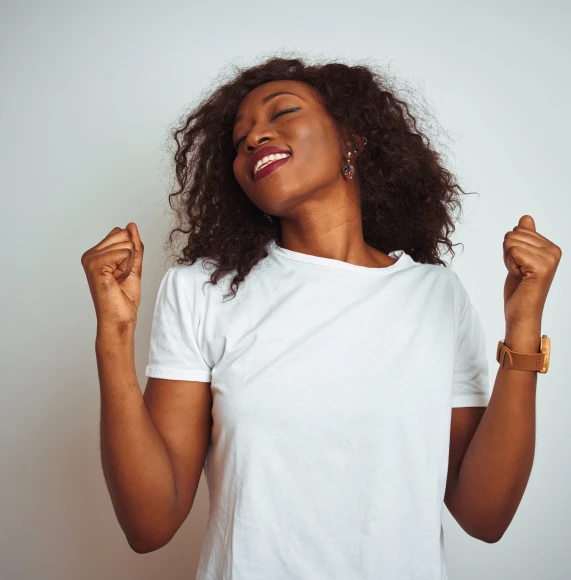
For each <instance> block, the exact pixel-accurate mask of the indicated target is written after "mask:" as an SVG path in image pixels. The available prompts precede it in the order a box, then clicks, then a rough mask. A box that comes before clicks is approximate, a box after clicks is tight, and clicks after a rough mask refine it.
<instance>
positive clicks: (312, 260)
mask: <svg viewBox="0 0 571 580" xmlns="http://www.w3.org/2000/svg"><path fill="white" fill-rule="evenodd" d="M271 249H272V250H273V252H274V253H275V254H276V255H277V256H279V257H282V258H286V259H288V260H294V261H296V262H305V263H307V264H315V265H317V266H324V267H327V268H336V269H339V270H349V271H351V272H358V273H361V274H368V275H370V276H386V275H387V274H391V273H393V272H395V271H398V270H402V269H404V268H406V267H407V266H411V265H412V264H414V260H413V259H412V257H411V256H410V255H409V254H407V253H406V252H405V251H404V250H393V251H392V252H389V254H388V255H389V256H390V257H391V258H397V261H396V262H394V263H393V264H391V265H390V266H384V267H378V268H372V267H369V266H359V265H357V264H350V263H349V262H343V261H342V260H335V259H333V258H325V257H323V256H314V255H312V254H304V253H302V252H296V251H295V250H289V249H287V248H282V247H281V246H278V244H277V242H276V241H275V240H272V242H271Z"/></svg>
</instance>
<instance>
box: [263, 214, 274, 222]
mask: <svg viewBox="0 0 571 580" xmlns="http://www.w3.org/2000/svg"><path fill="white" fill-rule="evenodd" d="M264 215H265V216H266V217H267V218H268V219H269V220H270V223H271V224H273V223H274V221H273V220H272V218H271V216H269V215H268V214H267V213H265V212H264Z"/></svg>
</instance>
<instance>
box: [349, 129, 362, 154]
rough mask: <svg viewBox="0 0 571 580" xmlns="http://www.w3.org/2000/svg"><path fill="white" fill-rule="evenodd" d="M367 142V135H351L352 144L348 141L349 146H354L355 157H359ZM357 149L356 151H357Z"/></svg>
mask: <svg viewBox="0 0 571 580" xmlns="http://www.w3.org/2000/svg"><path fill="white" fill-rule="evenodd" d="M366 144H367V139H366V137H361V136H360V135H357V134H356V133H353V134H352V135H351V144H349V143H347V147H350V146H352V154H353V156H354V157H358V156H359V155H361V153H362V152H363V149H364V148H365V145H366ZM355 151H356V153H355Z"/></svg>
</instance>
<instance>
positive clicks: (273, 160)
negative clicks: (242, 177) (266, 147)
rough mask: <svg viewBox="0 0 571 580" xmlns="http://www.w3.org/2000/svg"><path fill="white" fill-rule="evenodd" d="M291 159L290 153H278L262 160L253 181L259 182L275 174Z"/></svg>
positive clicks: (258, 164) (255, 170)
mask: <svg viewBox="0 0 571 580" xmlns="http://www.w3.org/2000/svg"><path fill="white" fill-rule="evenodd" d="M290 157H291V155H290V154H289V153H277V154H272V155H268V156H267V157H264V158H263V159H260V161H258V163H257V164H256V168H255V169H254V175H253V177H252V178H253V180H254V181H258V180H260V179H263V178H264V177H266V176H267V175H269V174H270V173H273V172H274V171H275V170H276V169H279V168H280V167H281V166H282V165H283V164H284V163H286V162H287V160H288V159H289V158H290Z"/></svg>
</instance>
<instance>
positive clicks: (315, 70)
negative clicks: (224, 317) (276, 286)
mask: <svg viewBox="0 0 571 580" xmlns="http://www.w3.org/2000/svg"><path fill="white" fill-rule="evenodd" d="M235 68H236V70H237V74H236V75H235V77H234V78H233V79H231V80H230V81H228V82H226V83H225V84H223V85H221V86H219V87H218V88H217V89H216V90H215V91H214V92H213V93H212V94H210V95H208V96H207V97H205V98H203V100H202V101H201V102H200V104H199V105H198V106H196V107H195V108H194V109H193V110H192V111H191V112H190V113H188V114H185V115H183V116H182V117H181V119H180V120H179V124H178V125H177V126H176V127H175V128H174V129H173V130H172V131H171V135H172V137H174V139H175V141H176V152H175V154H174V161H175V167H174V169H175V174H176V181H177V183H178V188H177V189H176V191H174V192H173V193H170V194H169V205H170V207H171V209H174V210H175V212H176V215H177V223H176V227H175V228H174V229H173V230H172V231H171V232H170V235H169V242H170V245H171V246H172V237H173V235H174V234H175V233H177V232H179V233H181V234H184V236H185V238H184V241H185V242H186V245H185V246H184V247H183V248H182V250H181V251H180V254H179V255H178V258H177V260H176V263H177V264H186V265H191V264H193V263H194V262H196V261H197V260H198V259H199V258H205V259H208V260H211V262H210V264H211V265H214V266H215V268H216V269H215V270H214V272H213V273H212V275H211V277H210V280H209V281H208V282H210V283H211V284H214V285H216V284H217V283H218V281H219V280H220V279H221V278H223V277H224V276H226V275H227V274H229V273H234V276H233V278H232V282H231V292H230V294H231V295H232V296H233V297H234V296H235V295H236V292H237V290H238V287H239V284H240V283H241V282H242V281H243V280H244V279H245V278H246V276H247V275H248V273H249V272H250V270H251V269H252V268H253V267H254V266H255V265H256V264H257V263H258V262H259V261H260V260H262V259H263V258H265V257H266V256H268V248H267V246H268V244H269V243H270V242H271V241H272V240H276V241H277V240H279V239H280V235H281V228H280V220H279V217H277V216H270V218H271V219H268V216H267V214H265V213H264V212H263V211H262V210H261V209H260V208H258V207H257V206H256V205H254V203H253V202H252V201H251V200H250V199H249V198H248V197H247V195H246V194H245V193H244V191H243V190H242V188H241V187H240V186H239V184H238V182H237V181H236V178H235V176H234V173H233V169H232V165H233V161H234V157H235V155H236V150H235V148H234V146H233V143H232V129H233V123H234V118H235V116H236V112H237V109H238V106H239V105H240V103H241V101H242V99H243V98H244V97H245V96H246V95H247V94H248V93H249V92H250V91H251V90H252V89H254V88H256V87H258V86H260V85H261V84H263V83H266V82H269V81H276V80H291V81H299V82H302V83H305V84H306V85H309V86H310V87H313V89H314V93H315V94H316V97H317V98H318V99H319V100H320V102H321V104H322V105H323V106H324V108H325V110H326V111H327V112H328V114H329V115H330V116H331V118H332V120H333V122H334V126H335V127H336V129H337V130H338V131H342V130H345V131H346V133H347V134H349V135H352V134H353V133H356V134H358V135H361V136H364V137H366V139H367V146H366V147H365V148H364V150H363V153H362V154H361V155H360V156H358V157H357V159H356V160H355V171H356V172H357V174H358V182H359V186H360V187H359V190H360V205H361V215H362V226H363V238H364V240H365V242H366V243H367V244H369V245H370V246H372V247H374V248H376V249H377V250H380V251H381V252H384V253H389V252H391V251H393V250H396V249H403V250H404V251H405V252H406V253H407V254H409V255H410V256H411V257H412V258H413V259H414V260H415V261H417V262H421V263H426V264H439V265H442V266H446V263H445V262H443V261H442V260H441V259H440V257H439V255H440V254H439V246H440V245H441V244H442V245H444V246H446V247H447V252H448V251H450V252H452V255H453V256H454V255H455V254H454V250H453V249H452V247H453V246H455V245H458V244H452V242H451V240H450V237H449V236H450V234H451V233H453V232H454V230H455V227H454V221H453V215H452V214H453V210H455V209H458V208H459V209H460V210H461V209H462V208H461V207H460V203H459V195H460V193H463V194H466V192H465V191H464V190H463V189H462V188H461V187H460V186H459V185H458V184H457V183H456V180H455V178H454V176H453V175H452V173H451V172H450V171H448V170H447V169H445V168H444V167H443V164H442V162H441V155H440V153H438V152H437V151H436V150H435V149H434V148H433V147H432V146H431V143H430V140H429V139H428V137H427V136H426V135H425V134H424V133H423V132H422V131H421V130H420V129H419V127H418V125H417V116H415V115H414V114H413V112H411V104H410V103H407V102H405V101H404V100H402V99H401V98H399V97H398V96H396V94H395V91H394V90H390V85H389V82H388V79H387V76H386V75H382V74H381V73H379V72H377V71H375V70H374V68H372V67H370V66H364V65H358V66H349V65H346V64H342V63H337V62H334V63H325V64H308V63H307V62H304V60H303V59H302V58H280V57H270V58H268V59H266V60H265V61H264V62H262V63H261V64H258V65H256V66H253V67H250V68H239V67H235ZM205 263H206V262H205ZM230 294H227V295H225V296H228V295H230Z"/></svg>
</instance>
